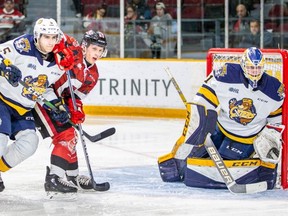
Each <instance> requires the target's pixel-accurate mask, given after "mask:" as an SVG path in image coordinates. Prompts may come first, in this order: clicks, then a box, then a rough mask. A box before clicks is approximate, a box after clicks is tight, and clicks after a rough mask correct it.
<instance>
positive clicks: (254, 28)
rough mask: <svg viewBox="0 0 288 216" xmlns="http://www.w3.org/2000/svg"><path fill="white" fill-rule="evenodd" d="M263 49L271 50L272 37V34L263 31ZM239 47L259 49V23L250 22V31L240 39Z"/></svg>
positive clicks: (255, 21)
mask: <svg viewBox="0 0 288 216" xmlns="http://www.w3.org/2000/svg"><path fill="white" fill-rule="evenodd" d="M263 46H264V48H271V47H272V46H273V37H272V33H270V32H268V31H266V30H265V31H264V42H263ZM239 47H241V48H249V47H260V21H259V20H256V19H254V20H251V21H250V31H249V32H247V34H245V35H244V36H243V37H242V40H241V41H240V43H239Z"/></svg>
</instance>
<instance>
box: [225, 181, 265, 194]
mask: <svg viewBox="0 0 288 216" xmlns="http://www.w3.org/2000/svg"><path fill="white" fill-rule="evenodd" d="M267 188H268V186H267V182H266V181H262V182H257V183H251V184H236V183H235V184H234V185H232V186H230V187H228V189H229V191H230V192H231V193H233V194H254V193H259V192H263V191H266V190H267Z"/></svg>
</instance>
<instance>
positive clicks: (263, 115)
mask: <svg viewBox="0 0 288 216" xmlns="http://www.w3.org/2000/svg"><path fill="white" fill-rule="evenodd" d="M216 92H217V93H216ZM283 100H284V86H283V84H282V83H281V82H280V81H279V80H277V79H276V78H274V77H272V76H270V75H268V74H267V73H264V74H263V75H262V78H261V80H260V81H258V87H257V88H256V89H253V90H252V88H251V86H250V85H249V84H248V81H247V79H246V78H245V76H244V74H243V70H242V68H241V66H240V65H239V64H232V63H226V64H225V65H224V66H223V67H222V68H221V69H219V70H215V71H213V74H211V75H210V76H208V78H207V79H206V81H205V83H204V84H203V85H202V86H201V88H200V89H199V91H198V92H197V95H196V96H195V98H194V102H196V103H198V104H202V105H204V106H206V108H207V109H216V108H217V109H218V110H219V112H218V121H217V124H218V126H219V128H220V130H221V131H222V133H223V134H225V136H227V137H228V138H230V139H232V140H235V141H238V142H241V143H244V144H252V143H253V140H254V139H255V137H256V135H257V134H258V133H259V132H260V131H261V130H262V128H263V127H265V125H266V124H267V119H268V122H270V123H281V116H282V115H281V114H282V104H283ZM218 106H219V107H218Z"/></svg>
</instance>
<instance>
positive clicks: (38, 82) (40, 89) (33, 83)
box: [22, 74, 49, 101]
mask: <svg viewBox="0 0 288 216" xmlns="http://www.w3.org/2000/svg"><path fill="white" fill-rule="evenodd" d="M24 82H25V83H26V84H27V85H29V89H27V88H25V87H24V88H23V90H22V96H24V97H26V98H28V99H30V100H33V101H36V100H37V98H38V96H39V95H42V94H43V93H44V92H45V91H46V88H47V87H48V86H49V82H48V79H47V75H45V74H40V75H39V76H38V77H37V78H33V77H32V76H27V77H25V78H24ZM32 92H33V93H32Z"/></svg>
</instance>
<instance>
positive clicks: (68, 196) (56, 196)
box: [46, 191, 78, 201]
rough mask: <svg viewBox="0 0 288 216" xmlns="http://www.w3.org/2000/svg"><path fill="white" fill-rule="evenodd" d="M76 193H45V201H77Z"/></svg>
mask: <svg viewBox="0 0 288 216" xmlns="http://www.w3.org/2000/svg"><path fill="white" fill-rule="evenodd" d="M77 197H78V196H77V193H61V192H56V191H47V192H46V199H47V200H67V201H74V200H77Z"/></svg>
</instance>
